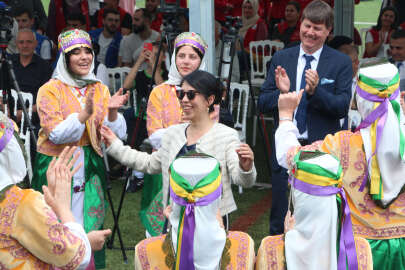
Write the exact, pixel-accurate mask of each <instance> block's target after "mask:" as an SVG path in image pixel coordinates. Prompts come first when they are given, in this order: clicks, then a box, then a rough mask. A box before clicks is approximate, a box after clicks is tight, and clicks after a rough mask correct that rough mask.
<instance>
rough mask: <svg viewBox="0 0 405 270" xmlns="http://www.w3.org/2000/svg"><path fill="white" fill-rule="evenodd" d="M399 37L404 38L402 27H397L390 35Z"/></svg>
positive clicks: (394, 37) (404, 33) (395, 37)
mask: <svg viewBox="0 0 405 270" xmlns="http://www.w3.org/2000/svg"><path fill="white" fill-rule="evenodd" d="M399 38H405V30H404V29H398V30H396V31H395V32H394V33H392V35H391V39H399Z"/></svg>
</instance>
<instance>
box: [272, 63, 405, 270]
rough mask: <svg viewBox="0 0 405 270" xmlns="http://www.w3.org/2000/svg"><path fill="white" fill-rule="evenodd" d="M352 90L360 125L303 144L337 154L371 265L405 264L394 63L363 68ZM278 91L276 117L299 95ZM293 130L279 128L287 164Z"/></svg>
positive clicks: (285, 124) (400, 118)
mask: <svg viewBox="0 0 405 270" xmlns="http://www.w3.org/2000/svg"><path fill="white" fill-rule="evenodd" d="M356 95H357V96H356V100H357V108H358V111H359V113H360V115H361V117H362V119H363V121H362V123H361V124H360V126H359V127H358V129H359V131H357V132H355V133H352V132H350V131H341V132H338V133H336V134H334V135H328V136H327V137H326V138H325V139H324V140H323V141H319V142H315V143H314V144H312V145H310V146H307V147H306V148H310V149H319V150H320V151H323V152H326V153H330V154H332V155H334V156H336V157H338V158H339V159H340V161H341V164H342V168H343V187H344V189H345V192H346V196H347V199H348V204H349V207H350V211H351V217H352V224H353V233H354V235H355V236H360V237H363V238H366V239H367V241H368V242H369V244H370V246H371V250H372V253H373V265H374V269H386V270H391V269H404V265H405V264H404V261H405V249H404V246H405V243H404V237H405V227H404V224H405V203H404V201H405V194H404V193H403V187H404V184H405V177H404V175H405V162H404V148H405V143H404V142H405V139H404V134H405V133H404V115H403V112H402V109H401V107H400V101H399V99H400V95H399V75H398V70H397V68H396V67H395V66H394V65H392V64H378V65H374V66H368V67H364V68H361V69H360V71H359V80H358V83H357V88H356ZM280 97H281V99H280V100H279V115H280V117H281V118H284V119H288V118H291V117H292V115H293V112H294V109H295V107H296V104H298V103H297V102H298V101H299V97H298V96H297V94H295V93H289V94H285V95H281V96H280ZM296 134H297V129H296V127H295V126H294V125H293V124H292V123H291V121H289V120H283V121H282V122H281V123H280V126H279V128H278V129H277V132H276V135H275V136H276V137H275V139H276V149H277V159H278V161H279V163H280V164H282V165H283V166H285V167H287V164H290V163H291V157H293V156H294V155H295V153H296V152H297V151H299V150H300V148H301V147H300V145H299V143H298V141H297V139H296ZM304 149H305V147H304Z"/></svg>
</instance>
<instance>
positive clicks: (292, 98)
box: [278, 90, 304, 119]
mask: <svg viewBox="0 0 405 270" xmlns="http://www.w3.org/2000/svg"><path fill="white" fill-rule="evenodd" d="M303 93H304V90H301V91H300V92H299V93H298V94H297V93H296V92H289V93H286V94H281V95H280V96H279V97H278V114H279V116H280V118H282V117H283V118H284V117H287V118H291V119H292V116H293V114H294V111H295V109H296V108H297V107H298V104H300V101H301V98H302V94H303Z"/></svg>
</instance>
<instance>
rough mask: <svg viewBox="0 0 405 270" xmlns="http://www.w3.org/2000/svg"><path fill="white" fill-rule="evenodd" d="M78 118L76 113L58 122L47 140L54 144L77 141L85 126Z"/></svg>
mask: <svg viewBox="0 0 405 270" xmlns="http://www.w3.org/2000/svg"><path fill="white" fill-rule="evenodd" d="M78 116H79V114H78V113H72V114H71V115H69V116H68V117H67V118H66V119H65V120H63V121H62V122H60V123H59V124H58V125H57V126H56V127H55V128H54V129H53V130H52V131H51V133H50V134H49V140H50V141H51V142H53V143H54V144H65V143H71V142H77V141H79V140H80V138H81V137H82V135H83V132H84V130H85V128H86V125H85V124H82V123H80V121H79V118H78ZM124 122H125V121H124Z"/></svg>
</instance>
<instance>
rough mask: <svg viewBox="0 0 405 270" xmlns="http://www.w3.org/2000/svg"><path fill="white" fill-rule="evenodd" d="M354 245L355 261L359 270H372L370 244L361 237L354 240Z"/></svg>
mask: <svg viewBox="0 0 405 270" xmlns="http://www.w3.org/2000/svg"><path fill="white" fill-rule="evenodd" d="M354 240H355V243H356V252H357V261H358V265H359V270H372V269H373V255H372V253H371V248H370V244H369V243H368V242H367V240H366V239H364V238H361V237H355V238H354Z"/></svg>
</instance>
